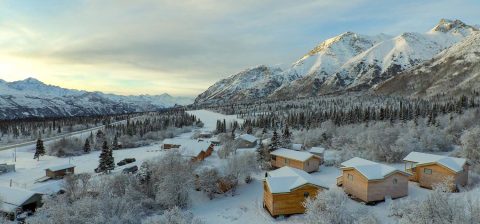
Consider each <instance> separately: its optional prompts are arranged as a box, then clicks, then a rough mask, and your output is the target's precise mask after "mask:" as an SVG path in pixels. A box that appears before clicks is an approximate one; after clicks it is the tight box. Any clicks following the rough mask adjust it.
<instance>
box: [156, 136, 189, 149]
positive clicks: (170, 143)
mask: <svg viewBox="0 0 480 224" xmlns="http://www.w3.org/2000/svg"><path fill="white" fill-rule="evenodd" d="M184 141H189V139H185V140H184V139H172V138H169V139H165V140H163V142H162V146H161V147H162V149H178V148H180V146H182V143H183V142H184Z"/></svg>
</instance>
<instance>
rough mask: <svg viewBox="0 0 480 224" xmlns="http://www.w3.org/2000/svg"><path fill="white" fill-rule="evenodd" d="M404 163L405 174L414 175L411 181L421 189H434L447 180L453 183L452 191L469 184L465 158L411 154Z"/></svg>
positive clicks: (467, 166)
mask: <svg viewBox="0 0 480 224" xmlns="http://www.w3.org/2000/svg"><path fill="white" fill-rule="evenodd" d="M403 161H404V162H405V172H407V173H410V174H412V175H411V176H410V180H411V181H414V182H418V183H419V185H420V186H421V187H424V188H429V189H432V188H433V187H434V186H435V185H436V184H439V183H442V182H444V181H446V180H451V181H452V183H451V184H452V189H451V190H452V191H455V190H458V187H460V186H462V187H463V186H465V185H467V183H468V169H469V166H470V165H469V164H468V162H467V160H466V159H464V158H456V157H449V156H441V155H434V154H428V153H421V152H411V153H410V154H408V155H407V156H406V157H405V158H404V159H403Z"/></svg>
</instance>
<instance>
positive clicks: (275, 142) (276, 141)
mask: <svg viewBox="0 0 480 224" xmlns="http://www.w3.org/2000/svg"><path fill="white" fill-rule="evenodd" d="M278 148H280V138H279V137H278V133H277V130H276V129H274V130H273V135H272V139H271V142H270V147H269V151H270V152H271V151H274V150H276V149H278Z"/></svg>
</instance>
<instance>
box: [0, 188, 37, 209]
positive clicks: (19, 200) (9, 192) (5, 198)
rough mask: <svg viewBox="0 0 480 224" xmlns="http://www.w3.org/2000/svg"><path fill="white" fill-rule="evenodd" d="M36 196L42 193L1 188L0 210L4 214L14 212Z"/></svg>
mask: <svg viewBox="0 0 480 224" xmlns="http://www.w3.org/2000/svg"><path fill="white" fill-rule="evenodd" d="M35 195H41V194H40V193H37V192H33V191H28V190H23V189H19V188H12V187H4V186H0V201H1V202H2V203H1V205H0V208H1V210H2V211H4V212H13V211H15V209H16V208H18V207H20V206H22V205H23V204H24V203H25V202H27V201H28V200H30V198H32V197H33V196H35Z"/></svg>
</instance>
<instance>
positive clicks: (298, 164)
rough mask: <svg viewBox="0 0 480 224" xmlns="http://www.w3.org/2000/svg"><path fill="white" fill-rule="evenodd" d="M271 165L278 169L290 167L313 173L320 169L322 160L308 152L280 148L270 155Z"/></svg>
mask: <svg viewBox="0 0 480 224" xmlns="http://www.w3.org/2000/svg"><path fill="white" fill-rule="evenodd" d="M270 157H271V165H272V166H273V167H276V168H280V167H284V166H289V167H293V168H297V169H301V170H304V171H305V172H308V173H311V172H315V171H317V170H318V168H319V167H320V159H319V158H317V157H316V156H315V155H313V154H312V153H309V152H306V151H295V150H291V149H284V148H280V149H277V150H275V151H273V152H271V153H270Z"/></svg>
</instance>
